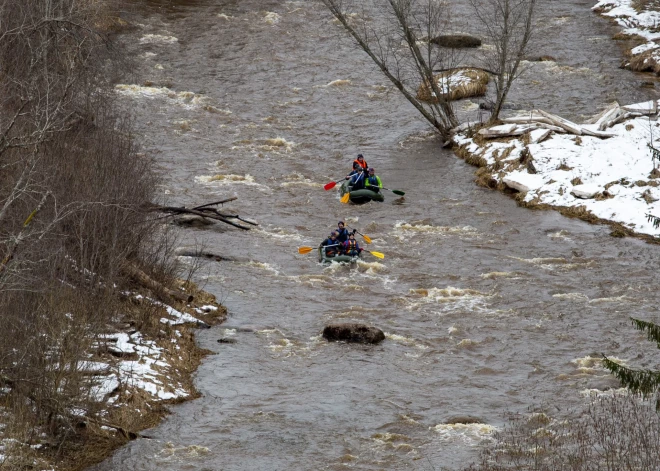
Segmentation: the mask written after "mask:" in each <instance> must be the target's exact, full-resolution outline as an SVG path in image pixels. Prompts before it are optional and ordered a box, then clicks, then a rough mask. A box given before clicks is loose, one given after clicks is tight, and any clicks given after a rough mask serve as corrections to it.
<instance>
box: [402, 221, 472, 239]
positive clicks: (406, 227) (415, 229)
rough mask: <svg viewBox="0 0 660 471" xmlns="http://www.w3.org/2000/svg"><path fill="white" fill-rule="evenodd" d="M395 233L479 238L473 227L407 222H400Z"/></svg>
mask: <svg viewBox="0 0 660 471" xmlns="http://www.w3.org/2000/svg"><path fill="white" fill-rule="evenodd" d="M394 230H395V231H402V232H406V233H420V234H439V235H467V236H472V237H474V236H477V235H478V232H477V229H476V228H474V227H472V226H432V225H428V224H411V223H408V222H406V221H399V222H397V223H396V224H395V225H394Z"/></svg>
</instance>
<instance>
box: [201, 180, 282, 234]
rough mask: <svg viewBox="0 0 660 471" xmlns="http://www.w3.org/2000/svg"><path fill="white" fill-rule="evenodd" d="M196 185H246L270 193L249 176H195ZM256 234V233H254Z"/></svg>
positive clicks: (266, 187) (267, 188)
mask: <svg viewBox="0 0 660 471" xmlns="http://www.w3.org/2000/svg"><path fill="white" fill-rule="evenodd" d="M195 181H196V182H197V183H201V184H205V185H210V186H231V185H247V186H251V187H255V188H258V189H259V190H264V191H270V190H271V189H270V187H268V186H266V185H262V184H260V183H256V182H255V181H254V177H253V176H252V175H249V174H245V175H235V174H227V175H224V174H216V175H197V176H196V177H195ZM255 232H256V231H255Z"/></svg>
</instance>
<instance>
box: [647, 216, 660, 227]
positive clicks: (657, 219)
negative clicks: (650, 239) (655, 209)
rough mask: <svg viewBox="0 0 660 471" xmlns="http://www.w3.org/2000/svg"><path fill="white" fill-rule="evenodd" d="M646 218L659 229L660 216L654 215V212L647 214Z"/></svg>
mask: <svg viewBox="0 0 660 471" xmlns="http://www.w3.org/2000/svg"><path fill="white" fill-rule="evenodd" d="M646 220H647V221H648V222H650V223H652V224H653V228H655V229H657V228H658V227H660V217H658V216H654V215H653V214H647V215H646Z"/></svg>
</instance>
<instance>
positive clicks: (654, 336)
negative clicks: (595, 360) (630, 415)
mask: <svg viewBox="0 0 660 471" xmlns="http://www.w3.org/2000/svg"><path fill="white" fill-rule="evenodd" d="M630 319H631V320H632V323H633V326H634V327H635V328H636V329H637V330H641V331H643V332H646V336H647V338H648V340H649V341H652V342H655V343H656V345H657V346H658V348H660V326H659V325H657V324H654V323H652V322H646V321H643V320H640V319H635V318H633V317H631V318H630ZM603 365H604V366H605V368H607V369H608V370H609V371H610V373H612V374H613V375H614V376H616V377H617V379H618V380H619V381H621V384H622V385H623V386H625V387H627V388H628V389H630V390H631V391H632V392H633V393H635V394H640V395H642V396H643V397H645V398H646V397H650V396H652V395H653V394H655V393H656V392H658V389H659V388H660V371H656V370H637V369H633V368H628V367H626V366H623V365H621V364H619V363H617V362H615V361H613V360H610V359H609V358H607V356H605V355H603ZM658 406H660V402H657V403H656V407H658Z"/></svg>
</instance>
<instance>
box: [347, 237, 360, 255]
mask: <svg viewBox="0 0 660 471" xmlns="http://www.w3.org/2000/svg"><path fill="white" fill-rule="evenodd" d="M357 251H358V244H357V240H355V239H353V240H351V239H348V240H347V241H346V242H345V243H344V252H346V253H347V254H351V253H353V252H357Z"/></svg>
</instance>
